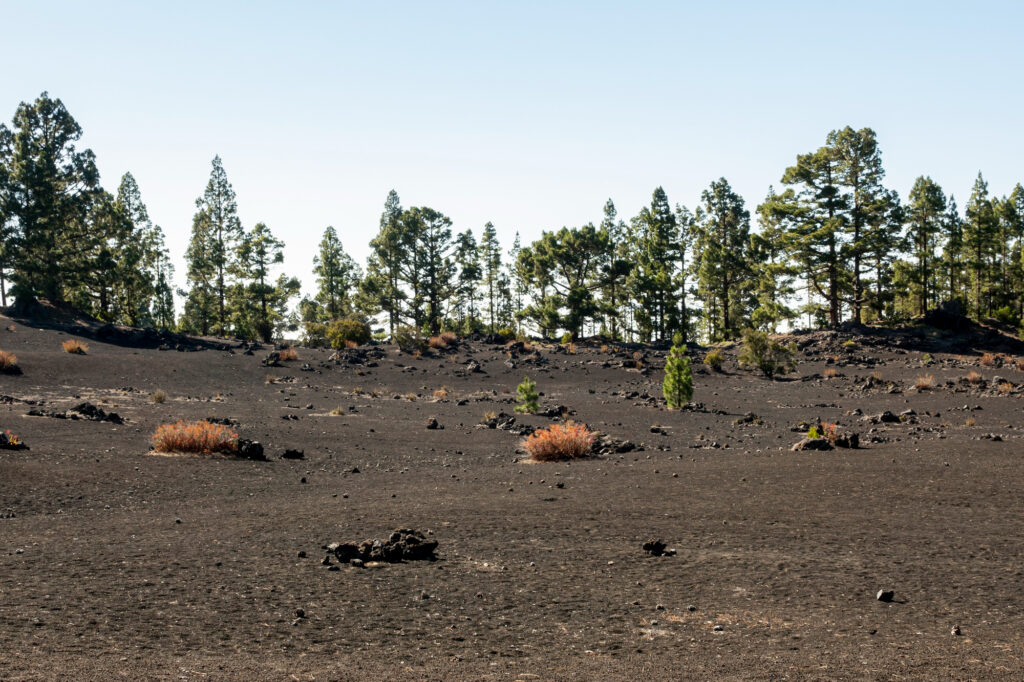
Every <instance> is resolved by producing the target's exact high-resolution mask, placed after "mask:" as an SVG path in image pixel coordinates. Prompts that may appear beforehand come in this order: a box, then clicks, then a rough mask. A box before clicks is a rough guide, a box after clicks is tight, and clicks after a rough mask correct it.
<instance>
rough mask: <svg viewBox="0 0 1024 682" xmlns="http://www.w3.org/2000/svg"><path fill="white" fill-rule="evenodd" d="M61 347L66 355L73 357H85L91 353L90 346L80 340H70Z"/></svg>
mask: <svg viewBox="0 0 1024 682" xmlns="http://www.w3.org/2000/svg"><path fill="white" fill-rule="evenodd" d="M60 347H61V348H63V349H64V352H65V353H71V354H73V355H85V354H86V353H87V352H88V351H89V344H87V343H82V342H81V341H79V340H78V339H68V340H67V341H64V342H63V343H61V344H60Z"/></svg>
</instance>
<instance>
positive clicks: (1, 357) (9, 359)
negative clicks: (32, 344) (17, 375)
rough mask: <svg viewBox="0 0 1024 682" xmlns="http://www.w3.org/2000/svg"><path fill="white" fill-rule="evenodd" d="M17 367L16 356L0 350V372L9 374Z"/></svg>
mask: <svg viewBox="0 0 1024 682" xmlns="http://www.w3.org/2000/svg"><path fill="white" fill-rule="evenodd" d="M17 367H18V356H17V355H15V354H14V353H11V352H10V351H6V350H0V372H10V371H12V370H14V369H16V368H17Z"/></svg>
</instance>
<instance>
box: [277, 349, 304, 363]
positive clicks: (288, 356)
mask: <svg viewBox="0 0 1024 682" xmlns="http://www.w3.org/2000/svg"><path fill="white" fill-rule="evenodd" d="M277 358H278V360H281V361H282V362H284V361H286V360H298V359H299V352H298V351H297V350H295V349H294V348H283V349H281V350H280V351H279V352H278V355H277Z"/></svg>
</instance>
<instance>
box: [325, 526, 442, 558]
mask: <svg viewBox="0 0 1024 682" xmlns="http://www.w3.org/2000/svg"><path fill="white" fill-rule="evenodd" d="M324 549H326V550H327V551H328V555H327V558H326V561H325V562H324V563H325V565H329V564H330V557H332V556H333V557H334V558H335V559H336V560H337V561H338V562H340V563H343V564H348V563H364V562H367V561H381V562H387V563H391V564H395V563H399V562H403V561H423V560H433V559H436V558H437V557H436V555H435V551H436V550H437V541H436V540H428V539H427V538H426V536H425V535H424V534H423V533H421V532H419V531H416V530H412V529H410V528H398V529H396V530H395V531H393V532H392V533H391V535H390V536H388V538H387V539H386V540H364V541H363V542H361V543H359V544H355V543H352V542H334V543H331V544H329V545H327V546H325V547H324Z"/></svg>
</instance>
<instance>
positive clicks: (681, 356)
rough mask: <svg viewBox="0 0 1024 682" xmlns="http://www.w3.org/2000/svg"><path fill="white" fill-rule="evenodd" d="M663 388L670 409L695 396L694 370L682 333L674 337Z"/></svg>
mask: <svg viewBox="0 0 1024 682" xmlns="http://www.w3.org/2000/svg"><path fill="white" fill-rule="evenodd" d="M661 390H662V393H664V394H665V402H666V403H667V404H668V407H669V409H678V408H681V407H682V406H683V405H685V404H686V403H688V402H690V399H691V398H693V371H692V370H691V369H690V358H688V357H687V356H686V346H685V344H683V335H682V334H676V335H675V336H673V337H672V348H671V349H670V350H669V352H668V359H667V360H666V361H665V381H664V382H663V383H662V387H661Z"/></svg>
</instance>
